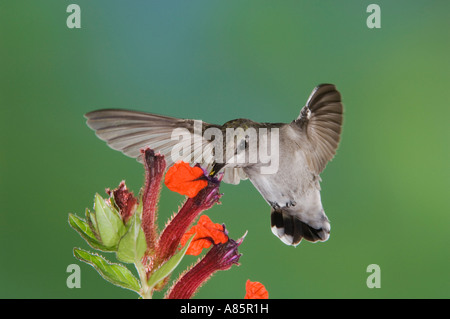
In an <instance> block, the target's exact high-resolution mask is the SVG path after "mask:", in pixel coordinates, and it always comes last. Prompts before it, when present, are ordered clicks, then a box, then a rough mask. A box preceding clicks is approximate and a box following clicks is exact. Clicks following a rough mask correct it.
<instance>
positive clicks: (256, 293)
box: [244, 280, 269, 299]
mask: <svg viewBox="0 0 450 319" xmlns="http://www.w3.org/2000/svg"><path fill="white" fill-rule="evenodd" d="M245 291H246V294H245V297H244V299H269V293H268V292H267V290H266V287H264V285H263V284H262V283H260V282H257V281H250V280H247V282H246V284H245Z"/></svg>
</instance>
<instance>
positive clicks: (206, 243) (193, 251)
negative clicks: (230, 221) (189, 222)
mask: <svg viewBox="0 0 450 319" xmlns="http://www.w3.org/2000/svg"><path fill="white" fill-rule="evenodd" d="M193 234H195V236H194V239H193V240H192V242H191V244H190V246H189V248H188V250H187V251H186V255H192V256H198V255H200V253H201V252H202V250H203V248H209V247H211V244H224V243H226V242H227V241H228V236H227V234H226V233H225V229H224V227H223V225H220V224H214V223H213V222H212V221H211V219H210V218H209V217H208V216H206V215H202V216H201V217H200V219H199V221H198V222H197V225H195V226H192V227H191V229H190V230H188V231H187V232H186V233H185V234H184V235H183V237H182V238H181V242H180V244H181V245H182V246H184V245H185V244H186V242H187V241H188V240H189V238H191V236H192V235H193Z"/></svg>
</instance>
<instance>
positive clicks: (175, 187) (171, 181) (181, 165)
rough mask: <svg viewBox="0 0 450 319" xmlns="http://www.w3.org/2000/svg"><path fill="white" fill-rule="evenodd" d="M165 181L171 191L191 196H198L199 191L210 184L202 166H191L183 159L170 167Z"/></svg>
mask: <svg viewBox="0 0 450 319" xmlns="http://www.w3.org/2000/svg"><path fill="white" fill-rule="evenodd" d="M164 183H165V184H166V186H167V188H169V189H170V190H171V191H173V192H177V193H179V194H181V195H186V196H187V197H189V198H193V197H195V196H197V194H198V192H200V191H201V190H202V189H203V188H205V187H206V186H207V185H208V181H207V178H206V177H205V175H204V172H203V170H202V169H201V168H200V167H198V166H194V167H191V166H189V164H188V163H185V162H182V161H179V162H177V163H175V164H174V165H173V166H172V167H170V168H169V170H168V171H167V173H166V177H165V180H164Z"/></svg>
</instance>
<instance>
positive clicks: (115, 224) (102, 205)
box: [95, 194, 126, 247]
mask: <svg viewBox="0 0 450 319" xmlns="http://www.w3.org/2000/svg"><path fill="white" fill-rule="evenodd" d="M95 218H96V221H97V227H98V231H99V233H100V237H101V239H102V243H103V245H105V246H106V247H113V246H116V245H117V244H118V243H119V240H120V238H121V237H122V236H123V235H124V234H125V232H126V228H125V225H124V224H123V222H122V218H121V217H120V215H119V213H118V212H117V211H116V210H115V209H113V208H112V207H111V206H110V205H108V204H107V203H106V201H105V200H104V199H103V198H102V197H101V196H100V195H99V194H95Z"/></svg>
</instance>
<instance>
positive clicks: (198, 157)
mask: <svg viewBox="0 0 450 319" xmlns="http://www.w3.org/2000/svg"><path fill="white" fill-rule="evenodd" d="M85 117H86V119H87V125H88V126H89V127H90V128H91V129H93V130H94V131H95V133H96V135H97V136H98V137H99V138H100V139H102V140H104V141H105V142H106V143H107V144H108V145H109V146H110V147H111V148H112V149H115V150H118V151H121V152H122V153H124V154H125V155H127V156H129V157H133V158H136V159H137V160H138V161H140V162H142V157H141V152H140V150H141V149H143V148H145V147H150V148H151V149H153V150H154V151H155V152H160V153H161V154H163V155H164V157H165V160H166V163H167V165H166V166H167V168H168V167H170V166H171V165H173V164H174V163H175V162H177V161H178V160H183V161H185V162H189V163H199V164H201V165H202V164H203V165H202V167H205V166H208V164H209V163H211V162H212V161H213V145H212V144H213V143H211V141H208V140H206V139H204V138H203V132H204V130H205V129H206V128H209V127H217V128H220V127H219V126H216V125H212V124H208V123H204V122H201V124H202V127H201V129H200V130H195V129H194V125H195V123H194V120H185V119H178V118H173V117H169V116H162V115H156V114H150V113H144V112H137V111H129V110H119V109H104V110H97V111H93V112H90V113H87V114H86V115H85ZM199 122H200V121H199ZM177 128H178V129H186V130H187V131H186V132H188V133H190V138H186V139H184V138H183V139H181V138H175V139H173V138H172V133H173V132H174V130H175V129H177ZM177 136H178V135H177ZM195 140H196V141H195ZM177 144H178V146H179V147H180V149H183V150H190V152H185V153H181V155H180V154H179V153H180V152H172V149H173V147H174V146H175V145H177ZM183 147H185V148H183Z"/></svg>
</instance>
